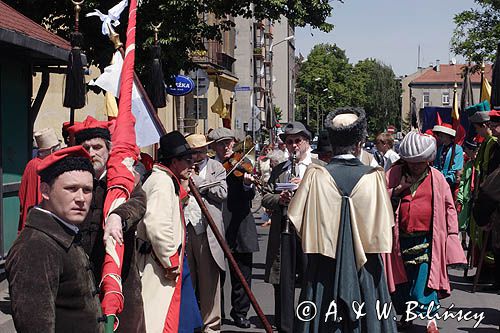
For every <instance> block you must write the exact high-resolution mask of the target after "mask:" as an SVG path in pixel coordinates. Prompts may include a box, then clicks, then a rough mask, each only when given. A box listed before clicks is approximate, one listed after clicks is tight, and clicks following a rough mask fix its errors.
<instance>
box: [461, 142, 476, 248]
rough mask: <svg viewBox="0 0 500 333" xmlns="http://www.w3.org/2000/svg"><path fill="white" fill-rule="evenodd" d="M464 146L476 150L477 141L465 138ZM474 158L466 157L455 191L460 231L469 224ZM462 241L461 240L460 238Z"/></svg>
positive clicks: (473, 179) (474, 173)
mask: <svg viewBox="0 0 500 333" xmlns="http://www.w3.org/2000/svg"><path fill="white" fill-rule="evenodd" d="M464 147H466V148H469V149H472V150H476V149H477V143H475V142H473V141H472V142H471V141H468V140H466V141H465V142H464ZM474 164H475V160H472V159H470V158H469V159H467V161H466V162H465V165H464V170H463V172H462V176H461V177H460V185H459V188H458V193H457V205H460V210H459V209H458V208H457V211H458V227H459V229H460V231H466V230H469V225H470V222H471V218H472V202H473V200H472V199H473V198H472V193H473V192H474V186H475V183H476V177H477V172H476V168H475V167H474ZM462 242H463V240H462Z"/></svg>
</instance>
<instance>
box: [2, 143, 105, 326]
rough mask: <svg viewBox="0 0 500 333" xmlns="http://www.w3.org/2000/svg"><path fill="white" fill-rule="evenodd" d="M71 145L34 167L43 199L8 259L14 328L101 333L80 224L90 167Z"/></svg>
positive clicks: (86, 206) (90, 184)
mask: <svg viewBox="0 0 500 333" xmlns="http://www.w3.org/2000/svg"><path fill="white" fill-rule="evenodd" d="M89 158H90V157H89V155H88V153H87V152H86V151H85V150H84V149H83V148H82V147H81V146H75V147H70V148H66V149H62V150H60V151H58V152H55V153H53V154H51V155H50V156H48V157H47V158H45V159H44V160H43V161H42V162H41V163H40V165H39V166H38V174H39V175H40V178H41V185H40V189H41V192H42V202H41V204H40V206H37V207H35V208H33V209H32V210H30V212H29V214H28V218H27V220H26V227H25V228H24V229H23V230H22V231H21V233H20V234H19V237H18V238H17V239H16V241H15V242H14V245H13V246H12V248H11V250H10V253H9V256H8V257H7V262H6V265H5V267H6V270H7V279H8V281H9V291H10V297H11V299H12V316H13V318H14V325H15V327H16V330H17V331H18V332H75V331H79V332H103V331H104V325H103V322H102V320H100V319H101V317H102V313H101V307H100V303H99V296H98V293H96V292H95V291H96V286H95V283H94V279H93V276H92V274H91V272H89V270H90V269H89V268H88V267H89V261H88V258H87V256H86V255H85V253H84V252H83V250H82V248H81V245H80V241H79V239H80V233H79V227H80V226H81V224H82V223H83V221H84V220H85V217H86V216H87V213H88V211H89V208H90V204H91V201H92V188H93V175H94V169H93V167H92V164H91V163H90V160H89Z"/></svg>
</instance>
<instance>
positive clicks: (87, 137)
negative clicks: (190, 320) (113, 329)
mask: <svg viewBox="0 0 500 333" xmlns="http://www.w3.org/2000/svg"><path fill="white" fill-rule="evenodd" d="M112 126H113V123H112V122H107V121H98V120H95V119H94V118H92V117H87V119H85V121H83V122H82V123H76V124H75V125H74V126H73V127H71V128H70V131H71V132H72V133H73V134H74V137H75V142H76V144H81V145H82V146H83V147H84V148H85V149H86V150H87V151H88V152H89V154H90V158H91V161H92V165H93V167H94V171H95V178H94V190H93V198H92V202H91V205H90V211H89V214H88V215H87V218H86V219H85V221H84V222H83V223H82V225H81V234H82V246H83V249H84V250H85V253H87V254H88V256H89V258H90V263H91V266H92V272H93V273H94V277H95V281H96V284H97V285H99V284H100V282H101V275H102V274H101V273H102V265H103V262H104V256H105V254H106V250H105V245H104V240H105V239H107V238H108V237H113V238H115V240H116V241H117V242H118V243H120V244H124V246H125V252H124V254H123V268H122V275H121V277H122V288H123V296H124V306H123V311H122V312H121V314H120V315H119V320H120V324H119V326H118V329H117V332H126V333H128V332H144V331H145V326H144V325H145V324H144V309H143V303H142V297H141V280H140V277H139V270H138V268H137V265H136V257H135V231H136V228H137V224H138V223H139V221H140V220H141V219H142V218H143V216H144V214H145V213H146V194H145V193H144V191H143V190H142V187H141V185H140V184H138V185H137V186H136V187H135V188H134V191H133V192H132V193H131V194H130V199H129V200H127V201H126V202H125V203H123V204H122V205H120V206H119V207H117V208H116V209H115V210H113V212H111V214H109V216H108V218H107V220H106V227H105V228H103V227H102V225H103V218H104V216H103V207H104V200H105V199H106V191H107V184H106V183H107V182H106V164H107V162H108V159H109V154H110V152H111V133H110V130H109V128H110V127H112Z"/></svg>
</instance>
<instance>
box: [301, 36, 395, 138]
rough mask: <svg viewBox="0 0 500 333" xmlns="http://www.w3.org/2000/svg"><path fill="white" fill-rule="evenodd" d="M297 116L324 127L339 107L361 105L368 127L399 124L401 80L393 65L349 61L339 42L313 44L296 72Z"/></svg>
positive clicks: (376, 128)
mask: <svg viewBox="0 0 500 333" xmlns="http://www.w3.org/2000/svg"><path fill="white" fill-rule="evenodd" d="M297 88H298V89H297V96H296V100H297V105H298V109H297V115H296V119H299V120H301V121H304V122H306V119H307V109H308V106H309V125H310V126H311V127H312V128H314V129H316V130H317V129H318V128H319V129H321V128H322V127H323V126H322V121H323V118H324V116H325V115H326V114H328V112H330V111H332V110H333V109H334V108H336V107H342V106H359V107H363V108H364V109H365V111H366V115H367V120H368V130H369V132H370V133H372V134H375V133H378V132H381V131H383V130H385V129H386V128H387V125H395V124H399V123H400V113H401V112H400V111H401V83H400V82H399V80H398V79H397V78H396V75H395V74H394V72H393V70H392V68H391V67H389V66H387V65H384V64H382V63H380V62H379V61H377V60H375V59H366V60H362V61H359V62H358V63H357V64H356V65H355V66H352V65H351V64H350V63H349V59H348V58H347V57H346V55H345V51H344V50H342V49H340V48H339V47H338V46H337V45H331V44H319V45H316V46H314V48H313V49H312V50H311V53H310V54H309V56H308V57H307V61H305V62H303V63H302V64H301V65H300V67H299V70H298V74H297Z"/></svg>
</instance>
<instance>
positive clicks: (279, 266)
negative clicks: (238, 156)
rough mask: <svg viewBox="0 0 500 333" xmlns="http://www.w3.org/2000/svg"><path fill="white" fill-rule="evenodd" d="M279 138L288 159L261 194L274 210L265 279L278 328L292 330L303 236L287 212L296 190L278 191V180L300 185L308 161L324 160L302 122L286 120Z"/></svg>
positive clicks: (267, 205) (319, 161)
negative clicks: (314, 153) (270, 288)
mask: <svg viewBox="0 0 500 333" xmlns="http://www.w3.org/2000/svg"><path fill="white" fill-rule="evenodd" d="M280 139H281V140H283V142H284V143H285V144H286V149H287V150H288V154H289V160H287V161H285V162H282V163H280V164H278V165H277V166H276V167H274V168H273V171H272V172H271V177H270V178H269V182H268V184H267V186H266V188H265V191H264V192H265V194H264V196H263V197H262V205H263V206H264V207H265V208H267V209H269V210H271V211H272V217H271V219H272V222H271V229H270V230H269V239H268V243H267V255H266V271H265V276H264V280H265V281H266V282H268V283H271V284H272V285H273V287H274V308H275V312H274V318H275V320H274V322H275V325H276V327H277V329H278V331H280V332H293V331H294V330H293V323H294V317H295V285H296V282H299V280H300V278H301V277H302V276H303V269H304V268H305V262H304V260H305V256H304V254H303V253H302V248H301V246H300V239H298V236H297V233H296V231H295V229H294V228H293V226H291V225H290V223H289V222H288V218H287V216H286V210H287V206H288V203H289V202H290V200H291V198H292V195H293V192H292V191H289V190H287V191H278V189H277V188H276V184H277V183H295V184H297V185H298V184H300V180H301V179H302V177H303V176H304V173H305V172H306V169H307V166H308V165H309V164H311V163H314V164H319V165H324V164H325V163H324V162H323V161H321V160H318V159H315V158H312V156H311V146H310V141H311V133H310V132H309V131H308V130H307V128H306V127H305V126H304V125H303V124H302V123H300V122H295V121H294V122H291V123H289V124H287V125H286V126H285V128H284V133H282V134H281V135H280ZM328 145H329V144H328Z"/></svg>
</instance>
